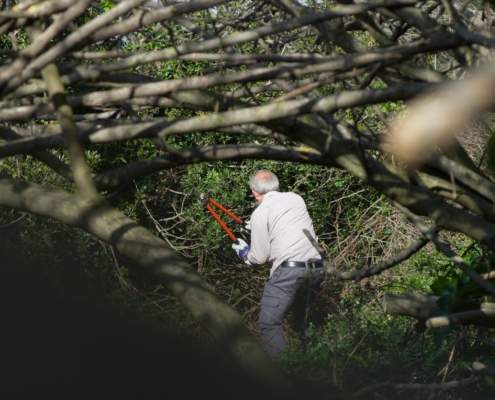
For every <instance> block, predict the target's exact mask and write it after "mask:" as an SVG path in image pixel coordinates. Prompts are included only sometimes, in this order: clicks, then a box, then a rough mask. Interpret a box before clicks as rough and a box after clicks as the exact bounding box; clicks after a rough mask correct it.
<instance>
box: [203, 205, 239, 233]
mask: <svg viewBox="0 0 495 400" xmlns="http://www.w3.org/2000/svg"><path fill="white" fill-rule="evenodd" d="M212 206H215V207H217V208H218V209H219V210H220V211H222V212H223V213H225V214H226V215H227V216H228V217H230V218H231V219H232V220H233V221H234V222H236V223H238V224H242V219H241V218H240V217H239V216H238V215H236V214H235V213H234V212H232V211H230V210H229V209H227V208H225V207H224V206H222V205H221V204H220V203H218V202H217V201H215V200H213V199H212V198H211V197H210V198H208V203H207V204H206V209H207V210H208V212H209V213H210V214H211V216H212V217H213V218H214V219H215V221H217V222H218V225H220V228H222V230H223V231H224V232H225V234H226V235H227V236H228V237H229V238H230V240H232V241H233V242H235V241H237V237H236V236H235V235H234V233H233V232H232V230H231V229H230V228H229V227H228V226H227V224H226V223H225V221H224V220H223V219H222V218H221V217H220V215H218V214H217V213H216V212H215V210H214V209H213V207H212Z"/></svg>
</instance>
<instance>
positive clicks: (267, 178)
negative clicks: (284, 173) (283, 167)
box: [249, 169, 279, 194]
mask: <svg viewBox="0 0 495 400" xmlns="http://www.w3.org/2000/svg"><path fill="white" fill-rule="evenodd" d="M249 187H250V188H251V190H254V191H255V192H257V193H259V194H265V193H268V192H273V191H275V190H278V187H279V182H278V178H277V175H275V174H274V173H273V172H272V171H268V170H267V169H260V170H259V171H258V172H256V173H255V174H254V175H253V176H251V178H249Z"/></svg>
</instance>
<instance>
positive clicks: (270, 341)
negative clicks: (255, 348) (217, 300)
mask: <svg viewBox="0 0 495 400" xmlns="http://www.w3.org/2000/svg"><path fill="white" fill-rule="evenodd" d="M322 278H323V268H318V269H305V268H302V267H293V268H289V267H278V268H277V269H276V270H275V271H274V273H273V275H272V276H271V277H270V279H269V280H268V281H267V282H266V284H265V288H264V289H263V296H262V297H261V311H260V315H259V319H258V327H259V330H260V332H261V337H262V340H263V346H264V349H265V351H266V353H267V354H268V356H269V357H271V358H275V357H276V356H278V355H279V354H280V352H281V351H282V350H284V349H285V348H286V347H287V340H286V338H285V335H284V332H283V326H282V322H283V319H284V317H285V316H286V314H287V312H288V311H289V309H290V308H291V306H293V308H294V322H295V326H294V327H295V329H296V331H297V332H298V333H299V334H301V335H302V334H304V333H305V329H306V327H307V322H308V321H306V320H305V318H306V317H307V312H306V311H307V308H308V307H309V305H310V303H311V302H312V300H313V298H314V295H315V294H316V292H317V290H318V289H319V286H320V283H321V280H322Z"/></svg>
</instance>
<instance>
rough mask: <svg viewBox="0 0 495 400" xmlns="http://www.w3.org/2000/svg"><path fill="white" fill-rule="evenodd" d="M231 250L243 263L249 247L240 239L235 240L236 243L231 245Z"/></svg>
mask: <svg viewBox="0 0 495 400" xmlns="http://www.w3.org/2000/svg"><path fill="white" fill-rule="evenodd" d="M232 248H233V249H234V251H235V252H236V253H237V255H238V256H239V258H240V259H241V260H243V261H245V258H246V257H247V254H248V253H249V249H250V247H249V245H248V244H247V243H246V242H245V241H244V240H242V239H237V242H234V243H232Z"/></svg>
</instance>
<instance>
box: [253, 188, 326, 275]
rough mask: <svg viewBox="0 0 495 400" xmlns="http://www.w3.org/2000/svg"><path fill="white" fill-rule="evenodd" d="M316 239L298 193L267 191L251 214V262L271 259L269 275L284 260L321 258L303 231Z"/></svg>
mask: <svg viewBox="0 0 495 400" xmlns="http://www.w3.org/2000/svg"><path fill="white" fill-rule="evenodd" d="M303 229H307V230H308V231H309V233H310V234H311V236H312V237H313V238H315V239H316V235H315V232H314V229H313V223H312V222H311V218H310V217H309V214H308V210H307V208H306V204H305V203H304V200H303V199H302V197H301V196H299V195H298V194H296V193H292V192H275V191H274V192H268V193H266V194H265V195H264V197H263V201H262V202H261V204H259V205H258V207H257V208H256V209H255V210H254V212H253V214H252V215H251V249H250V251H249V253H248V255H247V260H248V261H249V262H250V263H251V264H264V263H266V262H270V263H272V267H271V270H270V276H271V275H272V274H273V272H274V271H275V269H276V268H277V267H278V266H279V265H280V264H281V263H282V262H284V261H308V260H309V259H318V260H319V259H321V257H320V255H319V254H318V251H316V249H315V248H314V246H313V245H312V244H311V242H310V241H309V239H308V238H307V237H306V235H305V234H304V232H303Z"/></svg>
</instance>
